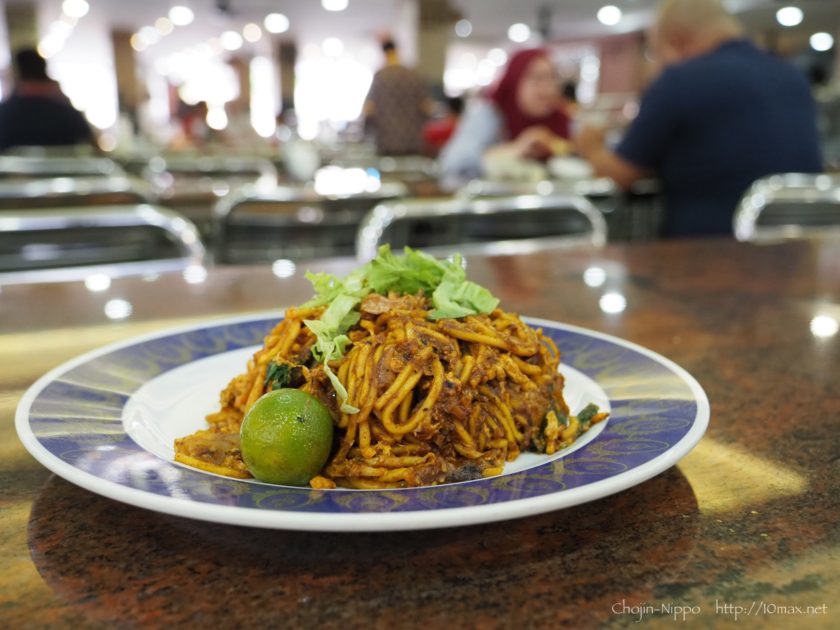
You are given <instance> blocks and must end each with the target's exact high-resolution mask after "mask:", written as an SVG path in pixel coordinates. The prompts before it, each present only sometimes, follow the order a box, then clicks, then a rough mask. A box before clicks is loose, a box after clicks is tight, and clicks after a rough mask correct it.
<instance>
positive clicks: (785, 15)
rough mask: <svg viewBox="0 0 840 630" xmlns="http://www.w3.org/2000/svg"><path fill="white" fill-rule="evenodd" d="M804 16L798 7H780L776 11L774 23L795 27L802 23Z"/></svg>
mask: <svg viewBox="0 0 840 630" xmlns="http://www.w3.org/2000/svg"><path fill="white" fill-rule="evenodd" d="M803 17H805V14H804V13H802V9H800V8H799V7H782V8H781V9H779V10H778V11H776V21H778V22H779V24H781V25H782V26H796V25H797V24H800V23H801V22H802V18H803Z"/></svg>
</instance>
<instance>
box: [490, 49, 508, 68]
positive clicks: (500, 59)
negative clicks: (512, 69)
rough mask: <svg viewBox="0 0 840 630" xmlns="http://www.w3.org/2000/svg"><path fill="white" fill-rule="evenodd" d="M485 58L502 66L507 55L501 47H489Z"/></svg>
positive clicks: (505, 61)
mask: <svg viewBox="0 0 840 630" xmlns="http://www.w3.org/2000/svg"><path fill="white" fill-rule="evenodd" d="M487 58H488V59H490V61H492V62H493V63H495V64H496V65H497V66H503V65H505V63H507V58H508V56H507V53H506V52H505V51H504V50H502V49H501V48H492V49H490V52H488V53H487Z"/></svg>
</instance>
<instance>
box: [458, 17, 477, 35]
mask: <svg viewBox="0 0 840 630" xmlns="http://www.w3.org/2000/svg"><path fill="white" fill-rule="evenodd" d="M472 30H473V29H472V22H470V21H469V20H458V21H457V22H455V34H456V35H457V36H458V37H469V36H470V34H471V33H472Z"/></svg>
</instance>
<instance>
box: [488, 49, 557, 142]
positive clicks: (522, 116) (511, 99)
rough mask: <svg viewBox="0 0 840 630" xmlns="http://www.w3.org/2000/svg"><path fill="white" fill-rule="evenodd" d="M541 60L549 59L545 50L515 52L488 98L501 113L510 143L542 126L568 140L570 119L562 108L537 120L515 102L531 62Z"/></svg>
mask: <svg viewBox="0 0 840 630" xmlns="http://www.w3.org/2000/svg"><path fill="white" fill-rule="evenodd" d="M539 58H543V59H548V55H547V54H546V52H545V50H543V49H542V48H530V49H526V50H520V51H519V52H517V53H515V54H514V55H513V56H512V57H511V58H510V61H509V62H508V65H507V68H505V73H504V75H502V78H501V79H500V80H499V82H498V83H497V84H496V85H495V86H493V88H491V89H490V91H489V93H488V97H489V98H490V100H491V101H493V103H495V104H496V107H497V108H498V109H499V111H500V112H501V114H502V118H503V120H504V123H505V127H506V128H507V131H508V136H509V137H510V139H511V140H513V139H515V138H516V137H517V136H518V135H519V134H520V133H522V132H523V131H524V130H525V129H527V128H528V127H535V126H539V125H542V126H543V127H548V128H549V129H551V130H552V131H553V132H554V133H556V134H557V135H558V136H560V137H561V138H568V137H569V119H568V117H567V116H566V114H564V113H563V112H562V111H560V109H559V107H558V109H556V110H555V111H553V112H552V113H550V114H549V115H548V116H543V117H538V118H535V117H533V116H529V115H528V114H526V113H525V112H523V111H522V110H521V109H520V108H519V104H518V103H517V101H516V93H517V91H518V90H519V82H520V81H521V80H522V77H523V76H525V72H526V71H527V70H528V66H530V65H531V62H532V61H534V60H535V59H539Z"/></svg>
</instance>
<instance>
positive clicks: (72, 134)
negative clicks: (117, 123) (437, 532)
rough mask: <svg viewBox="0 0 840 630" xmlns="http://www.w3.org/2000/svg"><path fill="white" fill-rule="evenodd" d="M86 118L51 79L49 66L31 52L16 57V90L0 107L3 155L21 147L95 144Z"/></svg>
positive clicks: (0, 138)
mask: <svg viewBox="0 0 840 630" xmlns="http://www.w3.org/2000/svg"><path fill="white" fill-rule="evenodd" d="M93 142H94V137H93V133H92V132H91V129H90V126H89V125H88V123H87V121H86V120H85V117H84V116H83V115H82V114H81V113H80V112H79V111H78V110H76V109H75V108H74V107H73V106H72V105H71V104H70V102H69V101H68V100H67V97H65V96H64V94H62V92H61V89H60V88H59V87H58V84H57V83H56V82H55V81H53V80H52V79H50V77H49V75H47V64H46V62H45V61H44V59H43V57H41V56H40V55H39V54H38V53H37V52H35V51H34V50H31V49H24V50H20V51H18V53H17V54H16V55H15V88H14V91H13V92H12V95H11V96H10V97H9V98H8V99H6V100H5V101H3V102H2V103H0V151H5V150H6V149H9V148H12V147H20V146H47V147H57V146H72V145H75V144H93Z"/></svg>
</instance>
